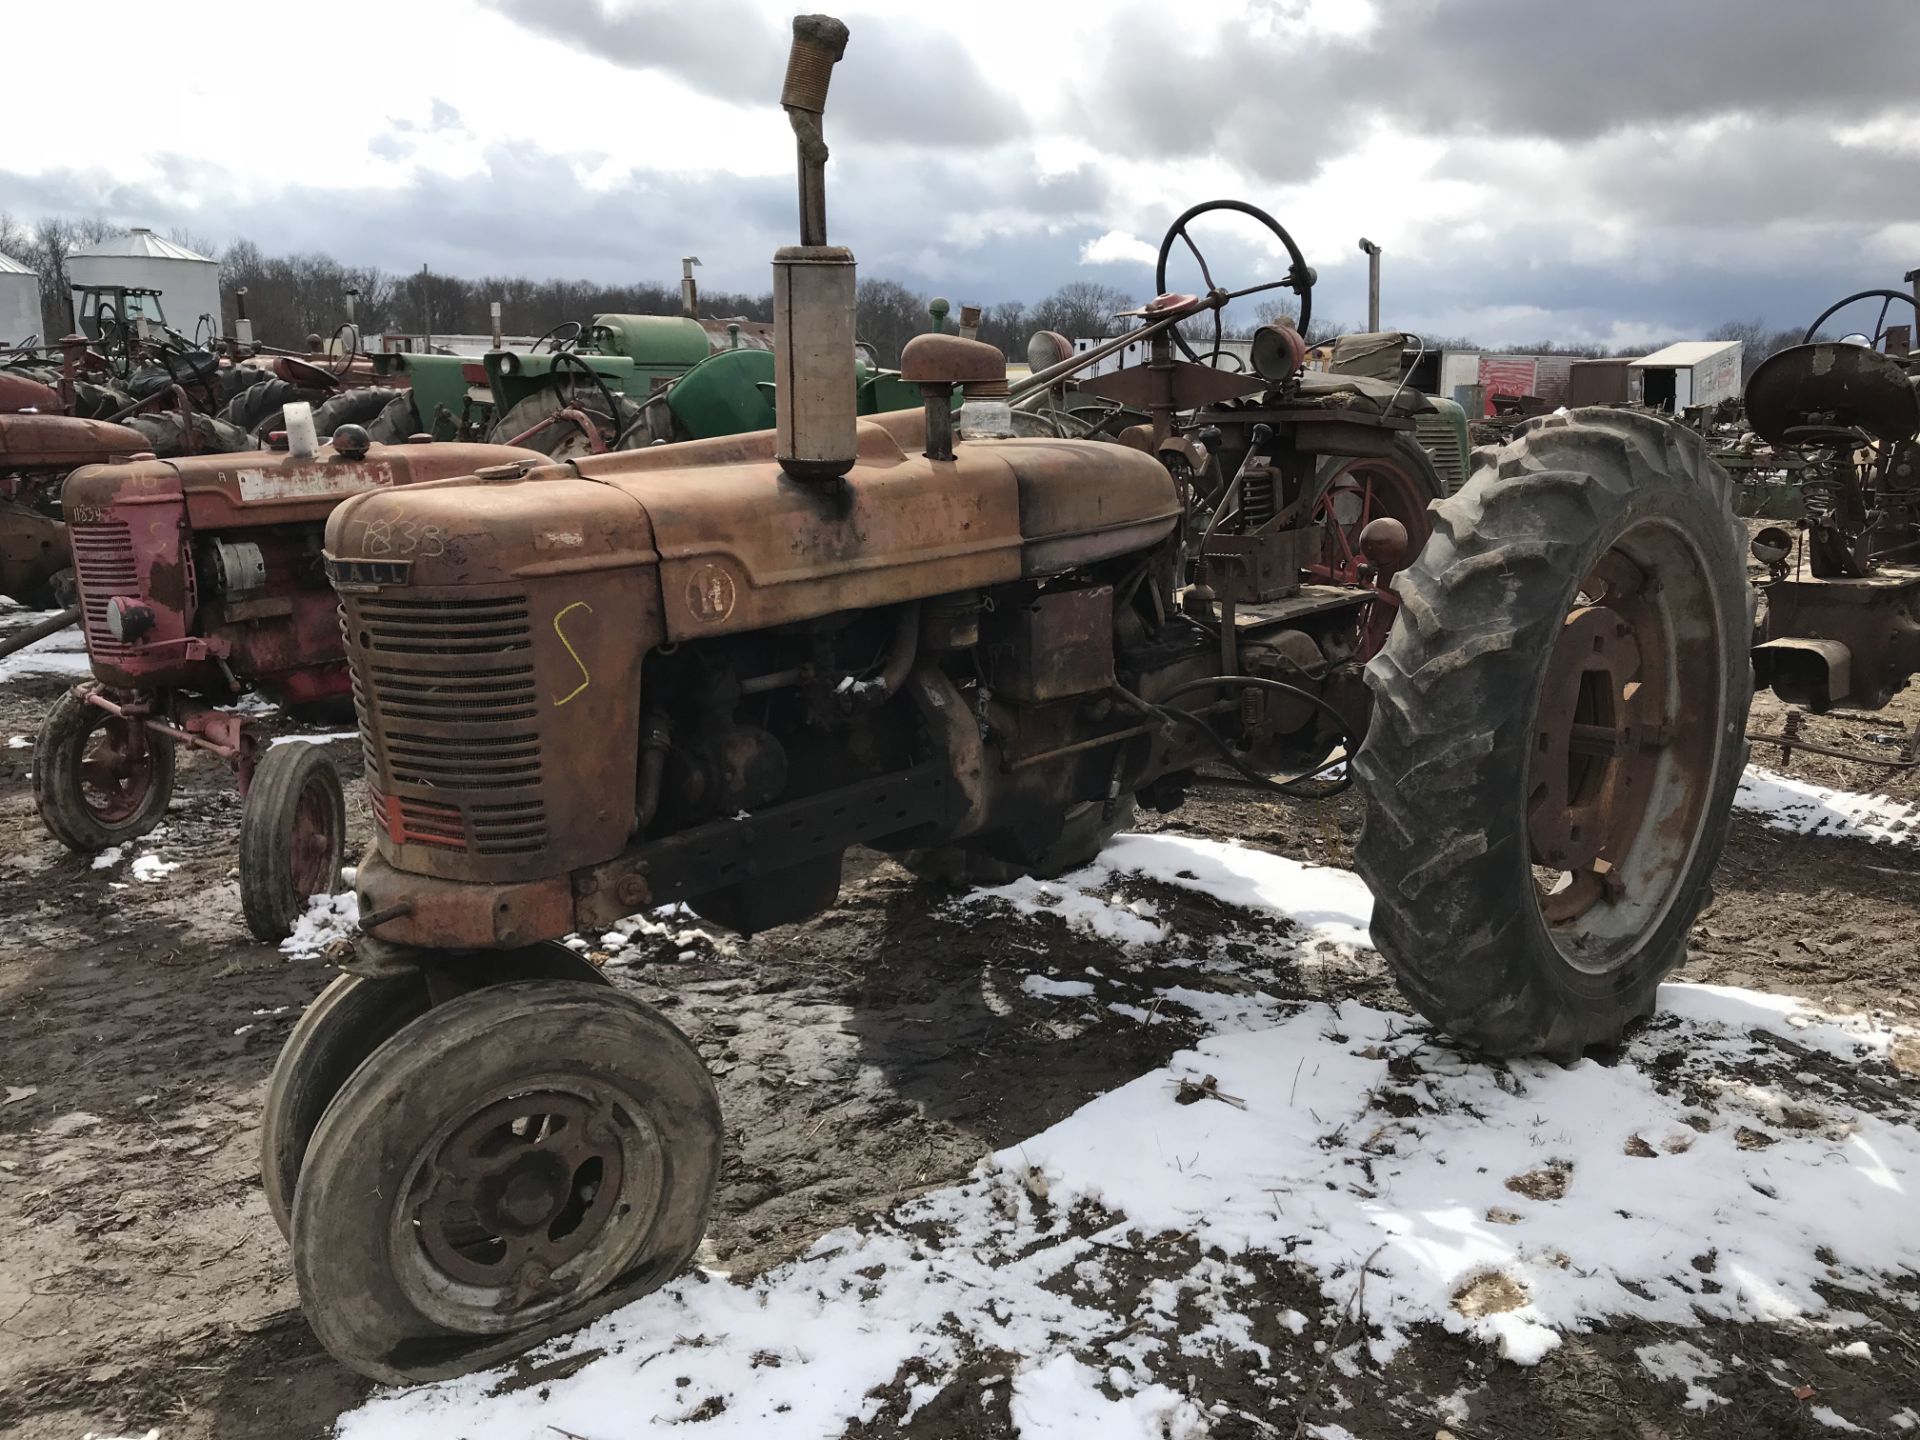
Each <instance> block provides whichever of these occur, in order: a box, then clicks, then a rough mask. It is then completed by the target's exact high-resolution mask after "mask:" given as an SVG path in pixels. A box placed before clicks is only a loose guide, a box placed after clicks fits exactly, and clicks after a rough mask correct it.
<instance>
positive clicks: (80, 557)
mask: <svg viewBox="0 0 1920 1440" xmlns="http://www.w3.org/2000/svg"><path fill="white" fill-rule="evenodd" d="M67 535H68V538H69V540H70V541H71V543H72V545H73V568H74V573H75V575H76V576H77V577H78V578H79V581H80V603H81V615H82V619H83V623H84V624H85V626H86V632H87V648H88V649H89V650H91V651H92V652H93V653H94V654H95V655H96V656H98V657H100V658H102V659H117V658H119V657H121V656H124V655H126V654H128V653H129V652H130V651H131V648H132V647H130V646H127V645H122V644H121V643H120V642H119V641H118V640H116V639H114V638H113V631H111V630H109V629H108V628H107V602H108V601H109V600H111V599H112V598H113V597H114V596H116V595H134V596H137V595H139V593H140V572H139V569H138V567H137V566H136V565H135V564H134V559H133V531H132V529H131V528H130V527H129V526H128V525H127V522H126V521H124V520H103V521H101V522H99V523H98V524H94V525H72V526H69V527H68V528H67Z"/></svg>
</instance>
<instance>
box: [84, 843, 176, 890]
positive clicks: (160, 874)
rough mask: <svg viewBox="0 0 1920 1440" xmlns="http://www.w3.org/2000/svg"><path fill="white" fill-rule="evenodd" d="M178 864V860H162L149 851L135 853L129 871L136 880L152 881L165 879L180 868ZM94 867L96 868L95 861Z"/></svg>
mask: <svg viewBox="0 0 1920 1440" xmlns="http://www.w3.org/2000/svg"><path fill="white" fill-rule="evenodd" d="M180 864H181V862H180V861H178V860H162V859H161V858H160V857H159V856H158V855H155V854H153V853H152V852H151V851H149V852H148V853H147V854H145V855H136V856H135V857H134V861H133V869H132V871H131V872H130V873H131V874H132V875H133V878H134V879H136V880H145V881H148V882H149V883H152V882H154V881H157V880H164V879H166V878H167V876H169V875H171V874H172V873H173V872H174V871H176V870H178V869H179V868H180ZM96 868H98V867H97V863H96Z"/></svg>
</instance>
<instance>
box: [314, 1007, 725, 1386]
mask: <svg viewBox="0 0 1920 1440" xmlns="http://www.w3.org/2000/svg"><path fill="white" fill-rule="evenodd" d="M720 1146H721V1127H720V1101H719V1097H718V1096H717V1095H716V1094H715V1093H714V1089H713V1082H712V1080H711V1079H709V1078H708V1075H707V1071H706V1067H705V1066H704V1065H702V1064H701V1061H700V1056H699V1053H698V1052H697V1051H696V1050H695V1049H694V1048H693V1046H692V1045H691V1044H690V1043H688V1041H687V1039H686V1037H685V1036H683V1035H682V1034H681V1033H680V1032H679V1031H678V1030H676V1029H675V1028H674V1027H673V1025H672V1024H670V1023H669V1022H668V1021H667V1020H666V1019H665V1018H664V1017H663V1016H661V1015H660V1014H659V1012H658V1011H656V1010H654V1009H652V1008H651V1007H649V1006H647V1005H644V1004H642V1003H641V1002H640V1001H638V1000H636V999H634V998H633V997H632V996H630V995H624V994H621V993H619V992H618V991H615V990H613V989H612V988H610V987H607V986H601V985H588V984H580V983H577V982H571V981H553V980H535V981H527V982H521V983H516V984H508V985H497V986H489V987H487V988H485V989H481V990H475V991H472V992H470V993H468V994H466V995H462V996H460V997H458V998H457V999H454V1000H450V1001H448V1002H447V1003H446V1004H444V1005H437V1006H435V1007H434V1008H433V1009H432V1010H429V1011H428V1012H427V1013H426V1014H425V1015H423V1016H421V1017H420V1018H419V1019H417V1020H415V1021H413V1022H412V1023H411V1024H408V1025H406V1026H404V1027H402V1028H401V1029H400V1030H399V1032H398V1033H396V1034H394V1035H392V1036H391V1037H390V1038H388V1039H387V1040H386V1041H385V1043H383V1044H382V1045H380V1046H379V1047H378V1048H377V1049H376V1050H374V1052H373V1053H372V1054H371V1055H369V1056H368V1057H367V1059H366V1060H365V1061H364V1062H362V1063H361V1065H360V1067H359V1068H358V1069H357V1070H355V1071H354V1072H353V1075H352V1076H351V1077H350V1078H349V1079H348V1080H347V1081H346V1083H345V1084H344V1085H342V1086H341V1088H340V1092H339V1094H337V1095H336V1096H334V1099H333V1103H332V1104H331V1105H330V1106H329V1107H328V1108H327V1112H326V1115H325V1117H324V1118H323V1119H322V1120H321V1121H320V1125H319V1128H318V1129H316V1130H315V1131H314V1133H313V1139H312V1143H311V1144H310V1145H309V1146H308V1147H307V1154H306V1161H305V1165H304V1166H303V1168H302V1169H301V1172H300V1180H299V1184H298V1186H297V1187H296V1188H295V1191H294V1199H293V1269H294V1278H295V1280H296V1281H297V1282H298V1284H299V1287H300V1298H301V1300H302V1302H303V1305H304V1308H305V1310H306V1314H307V1318H308V1320H309V1321H310V1322H311V1324H312V1325H313V1328H314V1331H315V1333H316V1334H317V1335H318V1336H319V1337H320V1340H321V1342H322V1343H323V1344H324V1345H325V1346H326V1347H327V1349H328V1350H329V1351H330V1352H331V1353H332V1354H333V1356H334V1358H335V1359H337V1360H339V1361H340V1362H341V1363H342V1364H345V1365H348V1366H350V1367H352V1368H353V1369H355V1370H358V1371H359V1372H360V1373H361V1374H363V1375H368V1376H371V1377H372V1378H374V1379H376V1380H382V1381H387V1382H389V1383H395V1384H406V1383H414V1382H418V1381H422V1380H434V1379H440V1378H443V1377H446V1376H450V1375H457V1374H460V1373H462V1372H464V1371H467V1370H472V1369H475V1368H477V1367H480V1366H484V1365H489V1364H492V1363H495V1362H497V1361H500V1360H504V1359H506V1358H508V1357H509V1356H512V1355H517V1354H519V1353H520V1352H521V1351H523V1350H526V1349H528V1348H530V1347H532V1346H533V1345H536V1344H538V1343H539V1342H540V1341H542V1340H545V1339H547V1338H548V1337H550V1336H553V1335H557V1334H559V1333H561V1332H562V1331H565V1330H570V1329H573V1328H575V1327H576V1326H579V1325H582V1324H584V1323H585V1322H586V1321H588V1320H590V1319H592V1318H593V1317H595V1316H597V1315H601V1314H604V1313H605V1312H606V1311H608V1310H610V1309H612V1308H613V1307H615V1306H616V1305H622V1304H626V1303H628V1302H629V1301H632V1300H635V1299H638V1298H639V1297H640V1296H642V1295H644V1294H646V1293H647V1292H648V1291H650V1290H654V1289H656V1288H658V1287H659V1286H660V1285H661V1284H663V1283H665V1282H666V1281H667V1280H668V1279H670V1278H672V1276H673V1275H674V1274H675V1273H676V1272H677V1271H678V1270H679V1269H680V1268H681V1267H682V1266H684V1265H685V1264H686V1263H687V1262H688V1261H689V1260H691V1259H692V1258H693V1254H694V1251H695V1250H696V1248H697V1247H698V1246H699V1244H700V1238H701V1236H702V1234H703V1233H704V1232H705V1230H706V1223H707V1213H708V1208H709V1206H710V1205H711V1203H712V1199H713V1189H714V1182H715V1180H716V1179H717V1177H718V1175H719V1170H720Z"/></svg>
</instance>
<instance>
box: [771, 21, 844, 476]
mask: <svg viewBox="0 0 1920 1440" xmlns="http://www.w3.org/2000/svg"><path fill="white" fill-rule="evenodd" d="M846 49H847V27H846V26H845V25H843V24H841V23H840V22H839V21H838V20H836V19H834V18H833V17H832V16H831V15H796V16H795V17H794V20H793V50H792V51H791V53H790V54H789V55H788V58H787V81H786V85H785V87H784V88H783V89H782V91H781V93H780V103H781V105H782V106H784V107H785V108H786V112H787V118H788V119H789V120H790V121H791V122H792V124H793V134H794V139H795V142H796V147H797V150H798V155H799V168H800V243H799V244H798V245H786V246H782V247H781V248H780V249H779V250H776V251H775V252H774V256H773V379H774V406H775V420H774V426H775V430H774V458H775V459H776V460H778V461H779V462H780V468H781V469H782V470H785V471H786V472H787V474H789V475H791V476H793V477H794V479H796V480H837V479H838V478H839V477H840V476H842V475H844V474H846V473H847V471H849V470H851V469H852V468H853V462H854V457H855V453H856V450H857V446H858V440H857V438H856V436H855V433H854V432H855V416H856V405H857V398H856V396H855V393H854V373H853V339H854V336H853V283H854V265H853V252H852V251H850V250H848V249H846V248H845V247H844V246H840V245H829V244H827V178H826V169H827V142H826V139H825V137H824V136H823V134H822V133H821V125H820V122H821V117H822V115H823V114H824V113H825V111H826V108H827V84H828V82H829V81H830V80H831V79H832V78H833V67H834V65H835V64H836V63H837V62H838V61H839V59H840V57H841V56H842V55H844V54H845V53H846Z"/></svg>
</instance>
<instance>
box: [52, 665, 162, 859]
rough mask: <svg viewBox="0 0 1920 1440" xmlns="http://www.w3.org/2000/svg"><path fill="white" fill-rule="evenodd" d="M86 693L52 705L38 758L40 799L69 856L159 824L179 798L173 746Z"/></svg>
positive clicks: (122, 840) (101, 847)
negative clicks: (175, 796) (70, 852)
mask: <svg viewBox="0 0 1920 1440" xmlns="http://www.w3.org/2000/svg"><path fill="white" fill-rule="evenodd" d="M96 688H97V687H95V686H92V685H86V686H79V687H76V688H74V689H72V690H69V691H67V692H66V694H64V695H62V696H61V697H60V698H59V699H58V700H56V701H54V702H53V708H52V709H51V710H49V711H47V718H46V719H45V721H43V722H42V723H41V726H40V737H39V739H38V741H36V742H35V747H34V756H33V798H34V803H35V804H36V805H37V806H38V807H39V810H40V819H41V821H42V822H43V823H44V824H45V825H46V827H47V830H48V832H49V833H51V834H52V835H53V837H54V838H55V839H56V840H58V841H59V842H60V843H61V844H62V845H65V846H66V847H67V848H68V849H69V850H79V851H83V852H89V851H95V850H105V849H107V848H109V847H110V846H114V845H119V844H123V843H125V842H126V841H128V840H137V839H139V838H140V837H141V836H142V835H145V834H146V833H147V832H148V831H150V830H152V829H153V827H154V826H156V825H158V824H159V823H160V821H161V819H162V817H164V816H165V815H166V813H167V801H168V800H169V799H170V798H171V797H172V795H173V762H174V753H173V742H172V741H171V740H168V739H165V738H164V737H162V736H158V735H155V734H153V733H152V732H150V731H149V730H148V729H147V728H146V727H145V726H144V725H142V724H141V723H140V722H139V721H138V720H130V719H124V718H122V717H121V716H118V715H115V714H113V713H111V712H110V711H107V710H103V709H101V708H100V707H99V706H98V705H94V704H90V703H89V702H88V700H87V696H88V695H89V694H91V693H92V692H93V691H94V690H95V689H96Z"/></svg>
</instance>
